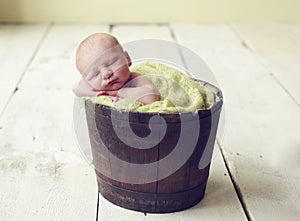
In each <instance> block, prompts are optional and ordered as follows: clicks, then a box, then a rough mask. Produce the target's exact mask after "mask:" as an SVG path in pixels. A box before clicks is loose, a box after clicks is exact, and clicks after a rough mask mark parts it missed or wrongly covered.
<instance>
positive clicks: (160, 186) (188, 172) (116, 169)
mask: <svg viewBox="0 0 300 221" xmlns="http://www.w3.org/2000/svg"><path fill="white" fill-rule="evenodd" d="M202 84H203V82H202ZM205 86H206V87H208V88H209V89H210V90H212V91H213V92H214V94H215V102H214V104H213V105H212V106H211V108H210V109H206V110H198V111H197V112H196V113H141V112H130V111H121V110H116V109H114V108H111V107H108V106H104V105H101V104H95V103H93V102H92V101H90V100H86V102H85V109H86V118H87V124H88V129H89V137H90V142H91V147H92V156H93V164H94V167H95V172H96V175H97V181H98V188H99V192H100V193H101V194H102V196H103V197H104V198H106V199H107V200H109V201H110V202H112V203H114V204H116V205H119V206H121V207H124V208H127V209H131V210H136V211H141V212H148V213H167V212H175V211H179V210H184V209H187V208H189V207H192V206H194V205H195V204H197V203H198V202H200V201H201V199H202V198H203V196H204V192H205V188H206V183H207V179H208V175H209V168H210V162H211V157H212V152H213V148H214V144H215V138H216V132H217V128H218V122H219V117H220V112H221V108H222V103H223V97H222V93H221V91H220V90H219V89H218V88H216V87H214V86H212V85H210V84H208V83H205ZM150 119H151V120H150Z"/></svg>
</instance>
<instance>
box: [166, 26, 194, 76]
mask: <svg viewBox="0 0 300 221" xmlns="http://www.w3.org/2000/svg"><path fill="white" fill-rule="evenodd" d="M168 28H169V30H170V34H171V37H172V38H173V40H174V41H175V43H176V44H177V49H178V53H179V56H180V58H181V60H182V63H183V66H184V68H185V70H188V68H187V64H186V60H185V58H184V56H183V53H182V51H181V50H180V48H179V43H178V40H177V38H176V35H175V32H174V30H173V28H172V26H171V25H170V24H168ZM187 74H188V75H189V76H190V77H191V74H190V73H187Z"/></svg>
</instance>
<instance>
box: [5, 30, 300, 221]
mask: <svg viewBox="0 0 300 221" xmlns="http://www.w3.org/2000/svg"><path fill="white" fill-rule="evenodd" d="M94 32H111V33H112V34H114V35H115V36H117V37H118V38H119V40H120V41H121V42H127V41H133V40H138V39H143V38H158V39H165V40H170V41H176V42H178V43H179V44H181V45H183V46H186V47H188V48H190V49H191V50H193V51H194V52H196V53H197V54H198V55H199V56H201V57H202V58H203V59H204V60H205V62H206V63H207V64H208V65H209V66H210V67H211V69H212V70H213V72H214V74H215V75H216V77H217V80H218V82H219V84H220V87H221V89H222V91H223V93H224V96H225V107H226V116H225V123H226V124H225V134H224V137H223V139H222V140H221V142H220V144H219V147H220V150H221V151H220V152H217V156H216V157H214V160H213V162H212V167H211V172H210V177H209V182H208V186H207V190H206V195H205V197H204V199H203V200H202V201H201V203H199V204H198V205H196V206H195V207H193V208H191V209H188V210H186V211H183V212H178V213H172V214H164V215H161V214H160V215H155V214H147V215H146V216H145V215H144V214H143V213H138V212H133V211H129V210H126V209H122V208H119V207H117V206H115V205H112V204H111V203H109V202H108V201H106V200H105V199H104V198H102V197H101V196H98V192H97V185H96V178H95V174H94V171H93V169H92V168H91V167H90V166H89V165H88V163H87V162H86V161H85V160H84V159H83V156H82V155H81V153H80V151H79V148H78V147H77V144H76V139H75V135H74V132H73V125H72V108H73V98H74V96H73V94H72V92H71V86H72V84H73V83H74V82H75V81H76V80H77V79H78V78H79V76H78V73H77V72H76V68H75V64H74V53H75V50H76V48H77V45H78V44H79V42H80V41H81V40H82V39H83V38H84V37H86V36H87V35H89V34H91V33H94ZM176 53H177V52H176ZM178 53H179V52H178ZM174 56H178V58H180V54H174ZM0 59H1V62H0V183H1V184H0V221H2V220H3V221H10V220H30V221H31V220H97V219H98V220H101V221H110V220H113V221H114V220H116V221H117V220H137V221H138V220H164V221H169V220H247V219H248V220H295V221H296V220H300V136H299V132H300V87H299V86H298V84H299V83H300V25H282V24H270V25H268V24H264V25H254V24H253V25H195V24H170V25H168V24H162V25H110V24H103V25H80V24H78V25H76V24H70V25H69V24H43V25H41V24H39V25H38V24H36V25H35V24H30V25H29V24H22V25H20V24H1V25H0ZM185 62H186V65H187V66H189V65H191V64H190V62H189V61H188V60H185ZM196 77H197V76H196ZM198 77H199V76H198Z"/></svg>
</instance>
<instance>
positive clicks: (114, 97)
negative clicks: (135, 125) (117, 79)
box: [97, 90, 119, 102]
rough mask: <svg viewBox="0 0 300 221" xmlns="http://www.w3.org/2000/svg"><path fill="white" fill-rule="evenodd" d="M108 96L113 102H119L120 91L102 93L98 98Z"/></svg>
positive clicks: (99, 93)
mask: <svg viewBox="0 0 300 221" xmlns="http://www.w3.org/2000/svg"><path fill="white" fill-rule="evenodd" d="M102 95H106V96H109V97H110V99H111V100H112V101H113V102H117V101H118V100H119V96H118V90H115V91H100V92H98V94H97V96H102Z"/></svg>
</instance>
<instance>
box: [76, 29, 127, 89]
mask: <svg viewBox="0 0 300 221" xmlns="http://www.w3.org/2000/svg"><path fill="white" fill-rule="evenodd" d="M130 65H131V60H130V57H129V55H128V54H127V52H125V51H124V50H123V48H122V47H121V45H120V44H119V42H118V40H117V39H116V38H115V37H113V36H112V35H109V34H105V33H95V34H92V35H90V36H89V37H87V38H86V39H85V40H83V41H82V42H81V43H80V45H79V47H78V49H77V52H76V66H77V69H78V71H79V72H80V74H81V75H82V76H83V78H84V79H85V80H86V81H87V82H88V84H90V86H91V87H92V88H93V89H95V90H118V89H120V88H121V87H122V86H123V85H124V84H125V83H126V82H127V81H128V79H129V77H130V75H131V73H130V71H129V66H130Z"/></svg>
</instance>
